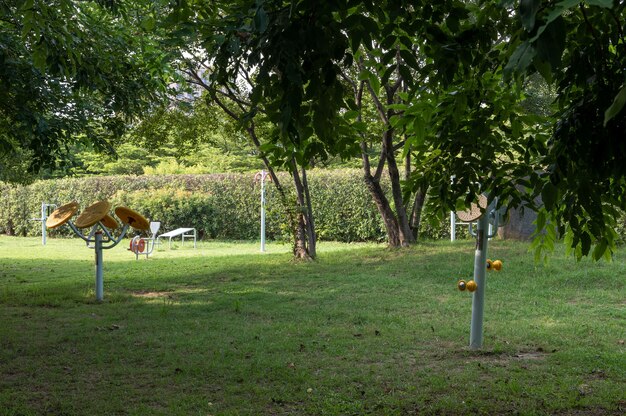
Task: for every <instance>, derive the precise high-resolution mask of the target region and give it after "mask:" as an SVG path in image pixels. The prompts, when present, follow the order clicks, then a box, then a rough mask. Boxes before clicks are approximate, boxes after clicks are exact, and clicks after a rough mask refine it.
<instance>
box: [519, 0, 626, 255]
mask: <svg viewBox="0 0 626 416" xmlns="http://www.w3.org/2000/svg"><path fill="white" fill-rule="evenodd" d="M507 3H509V4H511V3H512V2H510V1H509V2H507ZM540 6H541V2H539V1H538V0H529V1H521V2H520V3H519V8H518V11H517V13H518V16H519V19H520V20H519V22H520V24H519V25H518V26H517V27H516V29H515V30H514V31H512V38H511V48H513V49H514V51H513V53H512V55H511V57H510V61H509V63H508V66H507V70H508V71H509V74H510V75H511V76H515V75H518V76H522V75H524V74H526V73H540V74H541V75H542V76H543V77H544V78H545V80H546V81H547V82H549V83H551V84H553V85H554V86H555V88H556V92H557V94H558V98H557V104H558V110H557V112H556V114H555V122H554V123H553V125H552V126H551V138H550V141H549V146H548V148H547V154H546V156H545V158H544V159H543V160H542V165H543V166H544V168H545V172H543V173H537V174H534V175H532V176H531V177H530V182H531V185H532V186H533V187H534V190H535V193H536V194H541V196H542V197H543V200H544V203H545V206H546V213H545V215H546V221H545V224H546V226H547V227H548V228H553V230H551V231H550V233H551V234H554V235H557V234H558V235H566V238H567V241H568V242H569V243H570V244H571V246H572V248H573V249H574V251H575V253H576V255H577V256H578V257H579V258H580V257H581V256H583V255H587V254H589V253H591V254H592V256H593V257H594V258H595V259H598V258H600V257H601V256H603V255H604V254H605V253H606V254H607V255H610V251H611V250H612V247H613V245H614V242H615V239H616V237H617V235H616V233H615V231H614V228H615V227H616V226H617V225H618V224H617V222H616V221H617V219H618V218H620V214H619V212H620V210H623V209H624V208H626V197H625V195H626V185H625V184H626V166H625V165H624V163H623V161H624V158H625V157H626V147H625V146H624V140H623V138H624V134H625V133H626V111H624V110H623V106H624V102H625V101H624V99H623V98H624V95H625V91H626V86H625V84H624V82H625V79H626V72H625V71H626V69H625V68H626V41H625V40H626V39H625V38H624V32H623V27H622V25H623V22H624V19H625V18H626V5H625V4H624V3H623V2H614V1H610V0H594V1H584V2H583V1H561V2H557V3H554V4H549V5H547V6H546V7H540ZM547 220H549V221H547ZM593 244H595V248H594V249H593V251H591V248H592V245H593Z"/></svg>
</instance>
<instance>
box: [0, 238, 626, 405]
mask: <svg viewBox="0 0 626 416" xmlns="http://www.w3.org/2000/svg"><path fill="white" fill-rule="evenodd" d="M490 248H491V249H490V254H489V257H490V258H492V259H501V260H502V261H503V262H504V269H503V271H502V272H500V273H495V272H494V273H490V274H489V275H488V277H487V288H486V290H487V293H486V308H485V347H484V349H483V350H482V351H480V352H474V351H470V350H469V349H468V347H467V346H468V344H469V326H470V315H471V296H470V295H469V294H468V293H461V292H458V291H457V290H456V282H457V280H458V279H459V278H467V277H469V276H470V275H471V272H472V267H473V265H472V263H473V243H472V242H470V241H468V242H457V243H454V244H451V243H444V242H441V243H430V244H421V245H418V246H416V247H412V248H410V249H403V250H389V249H387V248H385V247H384V246H376V245H345V244H325V243H321V245H320V249H319V251H320V253H319V260H318V261H316V262H311V263H306V262H294V261H293V260H292V259H291V256H290V254H289V250H290V248H289V246H285V245H274V244H270V245H269V246H268V252H267V253H265V254H261V253H259V245H258V244H252V243H223V242H222V243H220V242H210V243H200V244H199V247H198V249H197V250H194V249H193V248H192V246H190V245H187V244H186V245H185V247H180V245H178V246H177V247H176V248H175V249H172V250H169V249H167V248H165V249H160V250H158V251H157V252H155V253H154V254H153V256H152V257H151V258H150V259H148V260H146V259H140V260H138V261H136V260H135V258H134V255H132V254H131V253H129V252H128V251H126V243H125V244H123V246H122V245H120V246H118V247H116V248H114V249H112V250H106V251H105V252H104V302H102V303H101V304H99V303H97V302H95V300H94V280H95V278H94V262H93V251H92V250H90V249H87V248H86V247H85V245H84V243H82V241H80V240H78V239H49V240H48V245H47V246H45V247H42V246H41V241H40V239H36V238H30V239H26V238H10V237H4V236H0V415H22V414H38V415H39V414H54V415H105V414H106V415H110V414H116V415H117V414H129V415H153V414H162V415H173V414H179V415H195V414H199V415H207V414H209V415H281V414H285V415H286V414H290V415H293V414H295V415H361V414H371V415H394V414H397V415H405V414H420V415H421V414H443V415H464V414H486V415H494V414H525V415H526V414H527V415H534V414H546V415H553V414H556V415H622V414H624V413H626V346H625V345H624V340H625V339H626V288H625V284H624V283H625V282H626V279H625V275H626V249H625V250H621V251H619V252H618V253H616V255H615V259H614V261H613V262H612V263H606V262H599V263H593V262H591V261H588V260H583V261H582V262H580V263H577V262H576V261H575V260H574V259H572V258H566V257H565V256H564V254H563V253H562V252H561V251H560V250H559V251H557V252H556V253H554V254H553V255H552V257H551V260H550V262H549V263H548V265H546V266H544V265H535V264H534V263H533V260H532V255H531V254H529V253H527V246H526V245H524V244H516V243H509V242H502V241H493V242H492V243H491V246H490Z"/></svg>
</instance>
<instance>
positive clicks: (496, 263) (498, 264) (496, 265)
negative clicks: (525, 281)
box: [491, 260, 502, 272]
mask: <svg viewBox="0 0 626 416" xmlns="http://www.w3.org/2000/svg"><path fill="white" fill-rule="evenodd" d="M491 266H492V267H493V268H494V270H496V271H498V272H499V271H500V270H502V261H500V260H496V261H494V262H493V263H492V265H491Z"/></svg>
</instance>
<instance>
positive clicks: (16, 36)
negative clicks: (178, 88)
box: [0, 0, 170, 177]
mask: <svg viewBox="0 0 626 416" xmlns="http://www.w3.org/2000/svg"><path fill="white" fill-rule="evenodd" d="M102 4H106V7H104V6H103V5H102ZM132 11H133V13H129V10H126V9H125V5H124V4H123V3H121V2H104V1H103V2H95V1H80V2H77V1H71V0H55V1H42V0H41V1H40V0H7V1H2V2H1V3H0V153H2V155H3V158H2V159H0V160H2V162H3V164H6V165H7V166H8V165H10V164H11V163H18V164H19V163H21V162H20V159H21V158H23V157H27V158H28V161H29V165H30V168H31V169H32V170H34V171H37V170H39V169H40V168H42V167H48V166H54V165H57V164H59V163H61V164H62V163H63V162H65V161H67V153H68V149H69V145H71V144H72V143H75V142H77V141H81V140H86V141H88V142H90V143H92V144H93V145H95V146H96V147H98V148H101V149H107V148H108V149H111V142H112V140H113V139H114V138H116V137H119V136H120V135H121V133H122V132H123V131H125V130H126V128H127V127H128V126H129V124H130V122H131V120H132V119H133V117H134V116H136V115H137V114H139V113H141V112H142V111H144V110H145V109H146V108H148V107H149V106H151V105H152V104H153V103H154V102H157V101H160V100H161V98H162V97H163V96H164V94H163V93H164V92H165V89H166V87H167V84H166V82H167V79H168V78H169V75H170V74H169V72H168V62H167V59H165V58H166V57H165V56H164V54H163V51H162V50H161V49H160V48H158V47H157V41H156V39H155V38H154V37H152V36H148V32H149V31H150V29H151V23H150V20H149V19H148V17H149V14H148V12H149V10H148V6H147V5H143V3H142V2H135V4H134V5H133V9H132ZM153 24H154V23H152V25H153ZM5 172H7V170H6V169H5V168H3V169H2V170H1V171H0V175H1V176H0V177H2V176H4V175H5Z"/></svg>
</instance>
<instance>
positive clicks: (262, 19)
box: [254, 7, 268, 33]
mask: <svg viewBox="0 0 626 416" xmlns="http://www.w3.org/2000/svg"><path fill="white" fill-rule="evenodd" d="M267 25H268V18H267V13H266V12H265V9H263V7H259V8H258V9H257V11H256V14H255V15H254V27H255V28H256V30H257V31H258V32H259V33H263V32H265V29H267Z"/></svg>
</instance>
